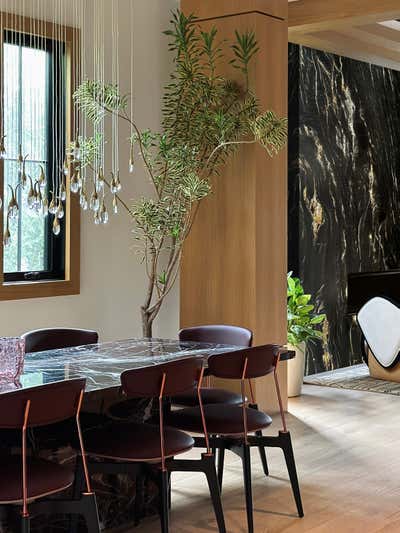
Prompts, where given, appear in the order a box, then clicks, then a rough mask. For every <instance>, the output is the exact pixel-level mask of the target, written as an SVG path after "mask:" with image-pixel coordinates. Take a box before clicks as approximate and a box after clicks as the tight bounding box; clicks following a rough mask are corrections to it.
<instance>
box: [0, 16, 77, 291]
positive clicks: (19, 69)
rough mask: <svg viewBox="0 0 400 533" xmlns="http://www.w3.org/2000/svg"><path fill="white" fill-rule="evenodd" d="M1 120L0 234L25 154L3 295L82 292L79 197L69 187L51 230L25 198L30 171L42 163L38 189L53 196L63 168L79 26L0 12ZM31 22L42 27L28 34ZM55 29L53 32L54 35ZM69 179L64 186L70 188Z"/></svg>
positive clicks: (1, 275)
mask: <svg viewBox="0 0 400 533" xmlns="http://www.w3.org/2000/svg"><path fill="white" fill-rule="evenodd" d="M1 21H2V22H3V25H2V27H1V28H0V39H1V40H0V45H1V47H2V50H1V52H2V53H1V54H0V58H1V70H2V72H1V74H2V75H0V83H1V94H2V107H1V111H2V112H1V114H0V120H1V121H2V128H1V129H2V131H3V132H4V134H5V135H6V143H5V144H6V154H5V158H4V159H3V160H0V194H2V198H3V204H4V210H3V213H2V215H0V226H1V227H0V229H1V234H2V235H3V234H4V228H5V225H6V224H7V204H8V201H9V199H10V196H11V189H14V190H15V186H16V185H17V183H18V182H19V174H18V173H19V172H21V170H20V169H21V165H20V164H19V158H20V155H22V156H23V157H24V159H25V165H24V168H25V175H26V177H27V184H26V186H25V187H24V188H21V187H18V188H17V191H16V200H17V202H18V205H19V207H20V209H19V211H18V216H17V217H16V218H12V219H11V218H10V219H8V224H9V229H10V233H11V241H10V243H9V244H8V245H7V246H5V245H4V243H3V239H1V243H0V300H2V299H3V300H4V299H17V298H31V297H42V296H57V295H63V294H77V293H79V237H80V227H79V205H78V202H79V200H76V198H72V197H70V195H69V192H67V201H66V203H65V204H64V205H65V217H64V218H63V219H62V220H61V231H60V234H59V235H57V236H55V235H54V234H53V231H52V218H53V217H51V218H50V217H49V216H47V217H44V216H43V215H42V214H38V213H37V212H36V210H35V208H34V206H33V207H32V208H31V207H30V206H29V205H28V193H29V190H30V178H32V181H33V183H35V181H36V180H37V178H38V177H39V175H40V172H41V167H42V168H43V171H44V174H45V176H46V187H45V188H43V190H42V196H43V197H44V198H47V201H48V203H49V204H50V202H51V197H52V191H53V190H54V182H55V180H56V179H57V177H59V175H60V173H61V172H62V169H63V164H64V157H65V147H66V146H68V143H69V139H70V132H71V131H72V130H73V127H74V125H73V118H72V115H73V114H72V112H71V111H72V86H73V85H72V84H73V79H74V66H75V65H74V58H75V57H76V49H75V43H76V41H77V39H76V31H77V30H74V29H72V28H67V29H66V30H65V32H64V34H63V38H62V39H61V38H60V36H59V33H57V31H56V27H53V26H52V25H51V24H50V23H48V24H46V25H45V26H44V25H43V24H41V25H39V24H37V25H36V26H35V25H34V24H32V21H31V20H27V19H24V18H22V17H21V18H16V17H15V16H12V15H7V14H6V13H2V14H1ZM32 27H36V28H39V27H40V28H41V29H42V30H41V31H43V32H44V33H43V34H37V35H32V33H31V30H32ZM54 35H58V39H54V38H53V36H54ZM68 189H69V187H68V183H67V191H68Z"/></svg>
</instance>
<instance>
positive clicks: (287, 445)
mask: <svg viewBox="0 0 400 533" xmlns="http://www.w3.org/2000/svg"><path fill="white" fill-rule="evenodd" d="M280 438H281V440H282V450H283V453H284V455H285V461H286V466H287V469H288V472H289V478H290V483H291V485H292V491H293V496H294V499H295V501H296V506H297V512H298V514H299V517H300V518H302V517H303V516H304V511H303V504H302V501H301V494H300V487H299V480H298V478H297V471H296V463H295V460H294V454H293V446H292V439H291V437H290V433H289V432H286V433H284V432H281V433H280Z"/></svg>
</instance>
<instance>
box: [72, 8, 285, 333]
mask: <svg viewBox="0 0 400 533" xmlns="http://www.w3.org/2000/svg"><path fill="white" fill-rule="evenodd" d="M165 34H166V35H167V36H168V37H169V39H170V43H169V49H170V51H171V52H172V53H173V55H174V69H173V72H172V73H171V75H170V80H169V83H168V85H167V86H166V87H165V93H164V97H163V110H162V113H163V120H162V129H161V132H153V131H150V130H144V131H143V130H140V128H139V127H138V125H137V124H136V123H135V121H134V120H132V119H131V117H130V114H129V113H128V96H124V95H122V94H121V92H120V89H119V87H118V86H117V85H115V84H106V83H101V82H98V81H90V80H88V81H85V82H83V83H82V84H81V85H80V87H79V88H78V90H77V91H76V93H75V95H74V98H75V103H76V105H77V106H78V108H79V109H80V110H81V111H83V112H84V113H85V115H86V117H87V119H88V120H89V121H91V122H93V124H96V122H97V121H99V120H102V119H104V117H106V116H108V115H110V116H112V117H114V119H115V117H117V118H118V119H119V120H124V121H127V122H129V124H130V127H131V128H132V132H133V134H132V136H131V138H130V139H129V143H130V150H131V152H130V153H131V160H130V165H131V166H133V164H134V156H135V154H136V153H138V154H139V156H140V159H141V162H142V164H143V165H144V167H145V169H146V172H147V175H148V178H149V179H150V182H151V184H152V186H153V190H154V194H153V195H152V196H151V197H144V198H140V199H138V200H137V201H135V202H134V203H133V204H132V205H131V204H130V203H129V202H127V201H125V200H124V199H123V198H122V197H121V192H120V189H121V182H120V180H119V176H118V175H112V176H111V178H110V179H109V180H107V179H106V178H105V177H104V175H102V176H100V178H101V180H102V182H103V184H105V186H106V187H108V188H109V189H110V191H111V193H112V194H114V200H113V201H114V204H115V205H114V207H115V208H117V204H120V205H121V206H122V207H123V208H124V209H125V210H126V212H127V213H128V215H129V217H130V218H131V220H132V224H133V228H134V235H135V239H136V241H137V245H138V247H139V249H140V252H141V256H142V258H143V262H144V265H145V268H146V273H147V278H148V285H147V291H146V296H145V300H144V302H143V305H142V307H141V315H142V325H143V335H144V336H146V337H150V336H151V335H152V325H153V322H154V320H155V318H156V317H157V315H158V313H159V311H160V308H161V306H162V304H163V302H164V301H165V298H166V297H167V295H168V294H169V292H170V291H171V289H172V287H173V286H174V283H175V281H176V279H177V275H178V272H179V267H180V262H181V256H182V249H183V245H184V243H185V240H186V238H187V237H188V235H189V233H190V230H191V228H192V226H193V223H194V221H195V218H196V213H197V211H198V208H199V204H200V202H201V201H202V200H203V199H204V198H206V197H207V196H208V195H209V194H210V193H211V192H212V178H214V177H215V176H217V175H218V173H219V172H220V170H221V168H222V167H223V166H224V164H225V163H226V161H227V159H228V158H229V157H231V156H232V154H233V153H234V152H235V151H236V150H237V149H238V147H239V146H240V145H243V144H256V143H258V144H260V145H261V146H263V147H264V148H265V151H266V155H268V156H270V157H273V156H274V155H275V154H276V153H277V152H278V151H279V150H281V149H282V148H283V147H284V146H285V144H286V139H287V119H286V118H280V117H277V116H276V115H275V113H274V112H273V111H266V112H262V111H261V110H260V105H259V102H258V101H257V95H256V94H255V93H254V92H253V90H252V89H251V87H250V83H249V68H250V64H251V61H252V59H253V58H254V56H255V55H256V54H257V52H258V45H257V40H256V36H255V34H254V32H252V31H246V32H244V33H239V32H238V31H236V32H235V36H234V38H233V41H232V42H231V43H227V42H225V41H224V42H221V41H219V39H218V33H217V30H216V28H212V29H211V30H210V31H209V32H205V31H201V29H200V28H199V27H198V26H197V25H196V18H195V17H194V16H193V15H190V16H188V17H187V16H185V15H184V14H183V13H182V12H180V11H177V12H176V13H174V14H173V19H172V21H171V29H169V30H168V31H166V32H165ZM223 62H225V63H226V62H228V63H229V64H230V66H231V67H232V69H233V70H232V72H234V70H236V71H238V73H239V78H240V80H241V81H240V82H238V81H237V77H238V76H235V80H234V79H230V78H228V77H224V76H221V75H220V74H219V73H218V72H219V65H220V64H221V63H223ZM78 144H79V152H80V162H79V165H80V169H81V170H83V169H84V168H85V167H86V168H89V169H92V170H94V171H96V168H95V165H94V161H95V160H96V157H97V155H98V151H99V146H100V144H101V139H100V138H99V135H95V136H93V137H86V138H85V137H79V138H78V142H75V143H74V144H73V145H72V146H71V153H74V151H76V150H77V145H78ZM84 194H85V195H86V192H85V191H84ZM93 195H95V197H96V195H97V192H96V187H95V190H94V191H93V194H92V197H91V201H93ZM81 200H82V191H81ZM95 200H96V198H95ZM84 202H85V199H84ZM81 203H82V202H81ZM101 210H102V208H101V205H100V209H99V208H98V209H97V211H96V216H99V215H98V213H99V211H100V216H101Z"/></svg>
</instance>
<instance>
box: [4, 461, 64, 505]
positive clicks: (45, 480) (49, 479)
mask: <svg viewBox="0 0 400 533" xmlns="http://www.w3.org/2000/svg"><path fill="white" fill-rule="evenodd" d="M0 472H1V475H0V504H12V503H15V504H20V503H22V500H23V496H22V483H21V479H22V459H21V456H19V455H12V456H8V457H2V458H1V459H0ZM27 472H28V483H27V487H28V502H30V501H33V500H36V499H38V498H42V497H44V496H49V495H50V494H56V493H57V492H61V491H64V490H66V489H68V488H69V487H70V486H71V485H72V483H73V481H74V472H73V471H72V470H70V469H69V468H66V467H65V466H61V465H59V464H57V463H53V462H50V461H45V460H44V459H31V458H29V459H28V462H27Z"/></svg>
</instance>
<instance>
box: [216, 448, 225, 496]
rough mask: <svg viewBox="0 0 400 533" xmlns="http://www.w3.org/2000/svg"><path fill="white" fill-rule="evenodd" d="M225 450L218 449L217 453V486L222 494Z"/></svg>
mask: <svg viewBox="0 0 400 533" xmlns="http://www.w3.org/2000/svg"><path fill="white" fill-rule="evenodd" d="M224 463H225V448H220V449H219V453H218V485H219V490H220V492H222V479H223V476H224Z"/></svg>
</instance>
